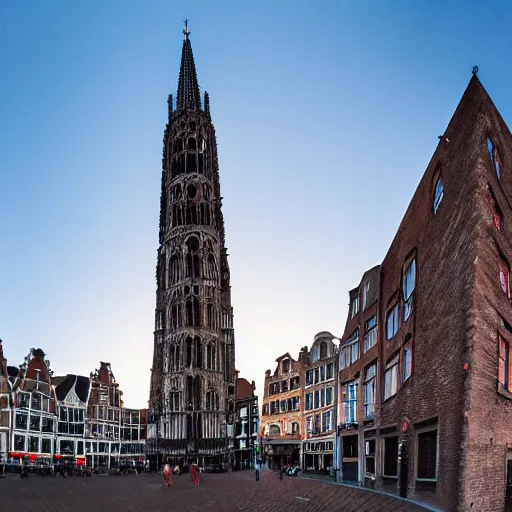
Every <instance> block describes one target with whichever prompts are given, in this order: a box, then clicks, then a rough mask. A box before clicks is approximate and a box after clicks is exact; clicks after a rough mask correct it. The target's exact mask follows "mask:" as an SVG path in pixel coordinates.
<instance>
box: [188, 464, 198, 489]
mask: <svg viewBox="0 0 512 512" xmlns="http://www.w3.org/2000/svg"><path fill="white" fill-rule="evenodd" d="M190 476H191V478H192V484H193V485H195V486H197V485H199V473H198V471H197V465H196V464H195V463H193V464H192V465H191V466H190Z"/></svg>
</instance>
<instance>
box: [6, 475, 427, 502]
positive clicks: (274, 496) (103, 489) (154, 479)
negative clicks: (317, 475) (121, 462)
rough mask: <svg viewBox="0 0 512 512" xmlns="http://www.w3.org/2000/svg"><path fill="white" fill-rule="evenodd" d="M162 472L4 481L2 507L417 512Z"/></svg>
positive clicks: (340, 496)
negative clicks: (169, 480) (168, 483)
mask: <svg viewBox="0 0 512 512" xmlns="http://www.w3.org/2000/svg"><path fill="white" fill-rule="evenodd" d="M163 484H164V482H163V478H162V476H161V475H156V474H153V475H145V474H141V475H138V476H137V475H127V476H109V475H95V476H93V477H90V478H88V477H72V478H67V479H64V478H61V477H55V478H52V477H37V476H32V475H31V476H30V477H29V478H26V479H20V477H19V476H18V475H7V476H6V478H5V479H0V510H1V511H2V512H11V511H12V512H14V511H16V512H18V511H25V510H37V512H70V511H74V512H103V511H105V512H130V511H133V512H136V511H137V512H139V511H150V512H164V511H165V512H169V510H178V511H180V512H185V511H205V510H212V511H213V510H215V511H218V512H228V511H229V512H233V511H245V512H256V511H258V512H259V511H261V512H283V511H287V510H289V511H293V512H301V511H304V512H306V511H307V512H312V511H319V512H320V511H332V512H338V511H344V512H345V511H346V512H352V511H353V512H356V511H358V512H364V511H368V512H370V511H379V512H388V511H389V512H391V511H393V512H409V511H410V512H416V511H418V512H419V511H421V510H423V509H422V508H421V507H419V506H416V505H413V504H411V503H405V502H402V501H400V500H397V499H394V498H392V497H388V496H385V495H382V494H378V493H373V492H369V491H365V490H361V489H357V488H351V487H345V486H340V485H334V484H329V483H324V482H318V481H313V480H308V479H303V478H290V477H284V478H283V480H282V481H281V480H279V476H278V474H277V473H274V472H273V471H263V472H262V473H261V475H260V481H259V482H256V481H255V478H254V472H253V471H239V472H233V473H224V474H202V475H201V482H200V485H199V487H193V486H192V482H191V480H190V475H188V474H186V475H183V476H181V477H178V476H174V486H173V487H172V488H166V487H164V485H163Z"/></svg>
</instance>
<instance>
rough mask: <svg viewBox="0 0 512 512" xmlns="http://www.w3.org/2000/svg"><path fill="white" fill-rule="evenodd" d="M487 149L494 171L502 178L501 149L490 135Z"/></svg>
mask: <svg viewBox="0 0 512 512" xmlns="http://www.w3.org/2000/svg"><path fill="white" fill-rule="evenodd" d="M487 151H488V152H489V156H490V158H491V162H492V166H493V168H494V172H495V173H496V176H497V177H498V179H499V180H501V160H500V154H499V150H498V148H497V147H496V146H495V145H494V142H493V141H492V140H491V139H490V138H489V137H487Z"/></svg>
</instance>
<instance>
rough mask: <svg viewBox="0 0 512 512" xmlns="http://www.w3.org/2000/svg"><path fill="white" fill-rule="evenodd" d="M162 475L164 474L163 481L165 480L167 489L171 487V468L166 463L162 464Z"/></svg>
mask: <svg viewBox="0 0 512 512" xmlns="http://www.w3.org/2000/svg"><path fill="white" fill-rule="evenodd" d="M163 473H164V480H165V483H166V485H167V487H172V467H171V465H170V464H169V463H168V462H166V463H165V464H164V471H163Z"/></svg>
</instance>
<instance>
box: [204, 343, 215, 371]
mask: <svg viewBox="0 0 512 512" xmlns="http://www.w3.org/2000/svg"><path fill="white" fill-rule="evenodd" d="M215 358H216V351H215V345H213V344H212V343H209V344H208V346H207V347H206V368H208V370H215V369H216V360H215Z"/></svg>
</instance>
